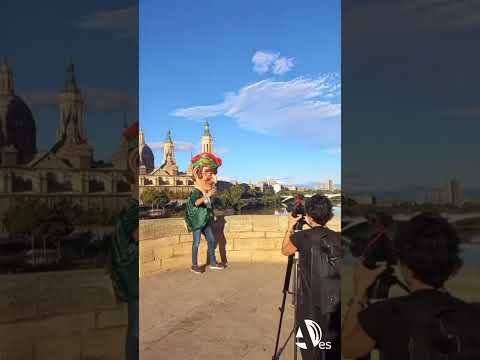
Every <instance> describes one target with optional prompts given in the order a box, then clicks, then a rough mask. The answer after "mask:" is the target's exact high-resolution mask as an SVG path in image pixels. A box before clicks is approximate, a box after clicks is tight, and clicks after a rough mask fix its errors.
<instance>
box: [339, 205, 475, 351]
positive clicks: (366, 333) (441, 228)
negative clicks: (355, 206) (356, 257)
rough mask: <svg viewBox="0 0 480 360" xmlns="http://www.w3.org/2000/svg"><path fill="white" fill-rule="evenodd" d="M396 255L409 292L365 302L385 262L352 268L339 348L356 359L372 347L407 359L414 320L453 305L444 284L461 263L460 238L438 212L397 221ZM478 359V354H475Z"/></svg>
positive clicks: (414, 327) (416, 327)
mask: <svg viewBox="0 0 480 360" xmlns="http://www.w3.org/2000/svg"><path fill="white" fill-rule="evenodd" d="M395 243H396V250H397V251H396V255H397V257H398V262H399V268H400V272H401V274H402V277H403V279H404V280H405V283H406V285H407V287H408V289H409V291H410V293H409V294H407V295H405V296H401V297H397V298H390V299H386V300H383V301H380V302H376V303H373V304H368V307H367V301H368V299H367V289H368V288H369V287H370V286H371V285H372V283H373V282H374V281H375V279H376V278H377V276H378V275H380V274H381V273H382V272H383V271H384V270H385V266H377V267H376V268H374V269H373V270H371V269H369V268H367V267H366V266H364V265H363V264H357V265H356V267H355V269H354V295H353V297H352V299H351V300H350V302H349V309H348V312H347V314H346V316H345V320H344V323H343V326H342V353H343V356H344V357H345V358H359V357H362V356H364V355H366V354H368V353H370V352H371V351H372V350H373V349H374V348H377V349H378V350H379V351H380V353H381V354H382V359H385V360H391V359H399V360H400V359H401V360H404V359H411V358H412V357H411V353H410V352H411V351H412V339H413V338H414V334H415V331H416V330H415V329H418V328H420V327H421V325H419V324H418V323H416V321H419V319H420V318H422V316H424V315H425V316H427V315H426V314H428V312H429V311H434V310H435V309H441V308H442V307H446V306H451V305H452V304H457V303H458V302H459V301H460V300H458V299H455V298H454V297H452V296H451V295H449V294H448V293H447V292H446V290H445V289H444V283H445V282H446V281H447V280H448V279H450V278H451V277H452V276H453V275H455V274H456V273H457V272H458V270H459V269H460V268H461V266H462V260H461V258H460V256H459V244H460V240H459V237H458V236H457V233H456V231H455V229H454V228H453V227H452V225H450V224H449V223H448V221H447V220H445V219H444V218H442V217H439V216H433V215H429V214H421V215H417V216H415V217H414V218H413V219H411V220H410V221H409V222H408V223H406V224H404V225H403V226H399V227H398V228H397V231H396V236H395ZM479 358H480V357H479Z"/></svg>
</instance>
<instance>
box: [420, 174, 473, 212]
mask: <svg viewBox="0 0 480 360" xmlns="http://www.w3.org/2000/svg"><path fill="white" fill-rule="evenodd" d="M416 202H417V204H432V205H453V206H461V205H462V204H463V202H464V199H463V190H462V186H461V184H460V182H459V181H457V180H449V181H448V182H447V183H446V184H445V185H444V186H442V187H438V188H433V189H430V190H427V191H420V192H418V193H417V198H416Z"/></svg>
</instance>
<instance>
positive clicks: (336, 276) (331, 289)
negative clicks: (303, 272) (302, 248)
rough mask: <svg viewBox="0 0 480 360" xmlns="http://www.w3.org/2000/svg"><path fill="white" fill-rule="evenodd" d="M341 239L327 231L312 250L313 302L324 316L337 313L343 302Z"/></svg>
mask: <svg viewBox="0 0 480 360" xmlns="http://www.w3.org/2000/svg"><path fill="white" fill-rule="evenodd" d="M341 253H342V252H341V246H340V237H339V236H338V235H337V234H336V233H335V232H333V231H331V230H327V231H326V232H325V233H324V234H323V236H322V237H321V238H320V241H319V242H318V243H316V244H315V245H313V246H312V248H311V266H310V279H312V280H311V281H312V287H311V288H312V300H313V304H314V305H315V306H317V307H318V308H319V309H320V311H321V313H322V315H326V314H331V313H333V312H335V310H336V308H337V305H338V304H339V303H340V300H341V288H342V282H341V268H340V265H341V256H342V255H341Z"/></svg>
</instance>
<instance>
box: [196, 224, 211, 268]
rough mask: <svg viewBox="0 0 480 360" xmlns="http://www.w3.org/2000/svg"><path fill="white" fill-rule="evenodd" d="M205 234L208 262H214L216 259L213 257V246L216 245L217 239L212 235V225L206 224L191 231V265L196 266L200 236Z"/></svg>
mask: <svg viewBox="0 0 480 360" xmlns="http://www.w3.org/2000/svg"><path fill="white" fill-rule="evenodd" d="M202 233H203V235H205V239H207V244H208V249H207V253H208V259H209V260H210V264H216V263H217V259H216V258H215V248H216V247H217V241H216V240H215V236H214V235H213V231H212V227H211V226H210V225H207V226H206V227H204V228H203V229H198V230H195V231H194V232H193V244H192V265H193V266H198V247H199V246H200V236H201V235H202Z"/></svg>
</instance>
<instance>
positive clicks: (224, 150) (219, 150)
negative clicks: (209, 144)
mask: <svg viewBox="0 0 480 360" xmlns="http://www.w3.org/2000/svg"><path fill="white" fill-rule="evenodd" d="M213 150H214V151H215V153H216V154H217V155H224V154H228V153H229V152H230V149H228V148H225V147H220V148H216V149H213Z"/></svg>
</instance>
